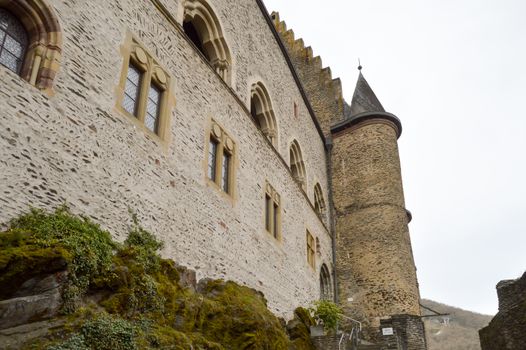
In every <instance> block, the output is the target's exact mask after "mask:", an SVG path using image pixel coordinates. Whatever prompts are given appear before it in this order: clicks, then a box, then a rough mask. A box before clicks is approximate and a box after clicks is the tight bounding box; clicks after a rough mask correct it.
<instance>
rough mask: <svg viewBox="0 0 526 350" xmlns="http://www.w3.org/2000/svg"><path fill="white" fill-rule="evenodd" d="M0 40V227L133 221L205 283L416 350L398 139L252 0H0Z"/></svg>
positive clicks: (117, 226)
mask: <svg viewBox="0 0 526 350" xmlns="http://www.w3.org/2000/svg"><path fill="white" fill-rule="evenodd" d="M0 38H1V40H0V43H1V46H0V64H1V67H0V80H1V82H2V89H1V90H0V101H1V104H2V109H1V110H0V124H1V126H2V127H1V128H0V145H1V147H0V161H1V171H0V192H1V193H2V195H1V196H0V202H1V205H2V210H1V211H0V222H7V221H9V220H10V219H11V218H13V217H15V216H17V215H19V214H20V213H22V212H25V211H27V210H28V208H29V207H30V206H33V207H38V208H45V209H52V208H54V207H57V206H59V205H61V204H63V203H64V202H67V203H68V205H69V206H70V207H71V209H72V211H73V212H76V213H80V214H83V215H86V216H88V217H90V218H92V219H93V220H94V221H96V222H98V223H100V224H101V225H102V226H103V227H105V228H108V229H111V231H112V232H118V233H119V235H120V236H119V237H117V238H121V239H123V238H124V235H125V234H126V232H127V229H128V225H129V223H130V214H129V210H132V211H134V212H135V213H137V215H138V217H139V218H140V221H141V223H142V225H143V226H145V228H147V229H148V230H150V231H151V232H154V233H155V234H156V235H157V236H158V237H159V238H161V239H162V240H163V241H164V243H165V248H164V251H163V254H164V255H165V256H167V257H171V258H173V259H174V260H176V261H178V262H179V263H181V264H183V265H186V266H188V267H189V268H191V269H194V270H196V272H197V275H198V278H205V277H209V278H223V279H229V280H234V281H237V282H239V283H242V284H245V285H248V286H250V287H252V288H255V289H257V290H259V291H261V292H263V293H264V294H265V296H266V298H267V299H268V302H269V308H270V309H271V310H272V311H273V312H274V313H275V314H277V315H279V316H282V317H285V318H289V317H290V315H291V313H292V310H293V309H294V308H295V307H297V306H299V305H304V306H306V305H309V304H310V303H311V302H313V301H314V300H317V299H320V298H323V299H333V300H335V301H337V302H338V303H339V304H340V305H341V306H342V308H343V310H344V311H345V315H346V316H347V317H351V318H354V319H357V320H359V321H361V322H363V324H364V329H365V330H366V333H367V334H368V337H369V338H371V339H372V340H375V339H376V340H378V339H379V338H381V337H382V336H383V337H385V338H386V339H387V338H389V337H394V338H393V339H395V340H396V342H398V346H399V348H400V349H402V348H403V349H406V348H407V349H425V338H424V334H423V325H422V322H421V319H420V308H419V290H418V283H417V278H416V269H415V265H414V261H413V255H412V250H411V243H410V237H409V231H408V223H409V221H410V220H411V214H410V213H409V211H407V210H406V208H405V204H404V195H403V188H402V179H401V172H400V162H399V155H398V146H397V140H398V138H399V137H400V135H401V132H402V126H401V122H400V121H399V119H398V118H397V117H396V116H394V115H393V114H390V113H388V112H386V111H385V110H384V108H383V106H382V105H381V103H380V102H379V100H378V99H377V97H376V96H375V94H374V92H373V91H372V89H371V88H370V86H369V84H368V83H367V81H366V80H365V78H364V77H363V75H362V74H361V73H360V74H359V78H358V82H357V85H356V90H355V92H354V96H353V100H352V101H351V103H350V104H349V105H348V104H347V103H346V102H345V101H344V99H343V97H342V88H341V83H340V81H339V80H338V79H333V78H332V76H331V71H330V69H329V68H323V66H322V62H321V59H320V58H319V57H314V56H313V53H312V49H311V48H309V47H305V46H304V43H303V41H302V40H301V39H296V38H295V37H294V33H293V32H292V31H291V30H288V29H287V27H286V25H285V23H284V22H282V21H281V19H280V18H279V15H278V14H277V13H273V14H272V15H269V13H268V12H267V10H266V8H265V6H264V4H263V2H262V1H261V0H237V1H233V0H143V1H133V0H118V1H117V0H112V1H99V0H94V1H81V0H70V1H59V0H0ZM391 340H392V339H391ZM391 340H389V341H391ZM386 341H387V340H386ZM400 344H401V345H400Z"/></svg>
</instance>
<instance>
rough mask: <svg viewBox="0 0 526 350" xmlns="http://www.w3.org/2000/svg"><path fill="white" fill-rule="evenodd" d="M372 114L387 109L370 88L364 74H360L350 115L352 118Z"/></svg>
mask: <svg viewBox="0 0 526 350" xmlns="http://www.w3.org/2000/svg"><path fill="white" fill-rule="evenodd" d="M371 112H385V109H384V107H383V106H382V104H381V103H380V101H379V100H378V98H377V97H376V95H375V94H374V91H373V89H371V87H370V86H369V83H367V80H365V78H364V77H363V74H362V72H360V75H359V76H358V82H356V89H355V90H354V95H353V97H352V102H351V109H350V113H349V114H350V117H351V118H352V117H354V116H355V115H358V114H361V113H371Z"/></svg>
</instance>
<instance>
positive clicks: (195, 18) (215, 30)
mask: <svg viewBox="0 0 526 350" xmlns="http://www.w3.org/2000/svg"><path fill="white" fill-rule="evenodd" d="M183 29H184V31H185V33H186V35H187V36H188V37H189V38H190V40H191V41H192V42H193V43H194V45H195V46H196V47H197V49H198V50H199V51H200V52H201V53H202V54H203V55H204V56H205V58H206V59H207V60H208V62H210V64H211V65H212V67H214V69H215V70H216V72H217V73H218V74H219V75H220V76H221V78H223V80H224V81H225V82H227V83H230V74H231V72H230V68H231V64H232V62H231V56H230V51H229V49H228V46H227V44H226V41H225V38H224V36H223V31H222V30H221V26H220V24H219V20H218V19H217V16H216V15H215V14H214V12H213V11H212V8H211V7H210V6H209V5H208V4H207V3H206V2H205V1H204V0H186V1H185V3H184V19H183Z"/></svg>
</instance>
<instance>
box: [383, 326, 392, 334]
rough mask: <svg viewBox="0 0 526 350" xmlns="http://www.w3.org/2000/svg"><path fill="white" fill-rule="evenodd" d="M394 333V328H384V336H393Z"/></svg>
mask: <svg viewBox="0 0 526 350" xmlns="http://www.w3.org/2000/svg"><path fill="white" fill-rule="evenodd" d="M393 334H394V331H393V328H392V327H389V328H382V335H393Z"/></svg>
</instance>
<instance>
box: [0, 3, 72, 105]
mask: <svg viewBox="0 0 526 350" xmlns="http://www.w3.org/2000/svg"><path fill="white" fill-rule="evenodd" d="M0 7H1V8H3V9H5V10H7V11H9V12H10V13H11V14H13V16H14V17H16V18H17V19H18V20H19V21H20V22H21V23H22V25H23V26H24V28H25V29H26V31H27V34H28V45H27V48H26V52H25V57H24V58H23V62H22V65H21V69H20V72H19V74H18V75H19V76H20V77H21V78H22V79H24V80H26V81H27V82H29V83H30V84H31V85H33V86H35V87H36V88H37V89H39V90H42V91H44V92H46V93H47V94H49V95H53V93H54V92H53V81H54V79H55V77H56V75H57V73H58V71H59V68H60V62H61V57H62V29H61V27H60V23H59V21H58V18H57V16H56V14H55V12H54V11H53V10H52V8H51V7H50V6H49V5H48V4H47V2H46V1H44V0H16V1H13V0H0ZM14 74H16V73H14Z"/></svg>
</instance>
